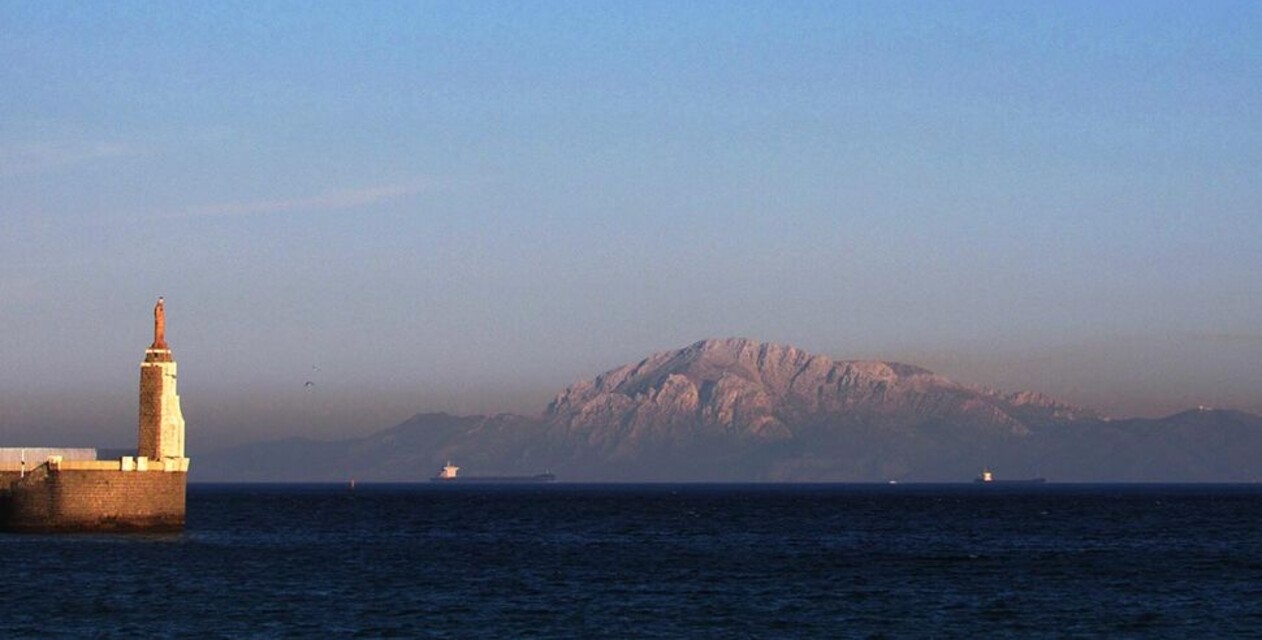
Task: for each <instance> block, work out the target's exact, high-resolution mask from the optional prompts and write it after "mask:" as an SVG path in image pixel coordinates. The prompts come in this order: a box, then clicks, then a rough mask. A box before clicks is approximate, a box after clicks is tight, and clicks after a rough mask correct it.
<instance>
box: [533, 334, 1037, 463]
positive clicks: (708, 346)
mask: <svg viewBox="0 0 1262 640" xmlns="http://www.w3.org/2000/svg"><path fill="white" fill-rule="evenodd" d="M545 418H546V419H547V420H548V421H549V422H550V423H552V424H553V425H555V426H556V427H557V428H559V429H562V430H564V431H565V432H566V433H568V434H569V435H570V436H571V437H574V438H579V439H582V440H585V441H587V442H589V443H590V442H592V441H597V440H599V441H606V444H607V446H608V448H610V449H613V450H617V449H621V448H635V449H638V448H640V447H642V446H643V445H644V443H645V442H656V443H658V444H664V445H671V446H676V445H680V443H681V442H692V441H696V440H698V439H706V438H720V439H728V440H731V439H735V440H744V439H750V438H752V439H755V440H786V439H792V438H795V437H798V436H800V435H802V434H803V433H804V432H806V431H810V430H812V429H815V428H818V427H819V426H820V425H825V424H836V423H863V424H876V425H880V424H908V423H914V424H919V423H927V422H943V423H945V422H950V423H953V424H954V423H961V424H962V423H966V422H967V423H971V424H978V425H982V426H983V428H992V429H999V430H1000V431H1003V432H1008V433H1012V434H1016V435H1024V434H1026V433H1027V432H1028V430H1027V429H1026V427H1025V426H1024V425H1023V424H1021V423H1020V422H1019V421H1018V420H1016V419H1014V418H1013V417H1012V416H1010V415H1008V414H1007V413H1006V412H1005V411H1004V404H1003V403H1002V402H1001V400H1000V399H998V398H993V397H991V396H988V395H986V394H984V393H982V392H980V391H977V390H973V389H970V388H968V387H964V386H962V385H958V384H956V383H954V382H952V381H950V380H948V379H946V378H944V377H942V376H938V375H936V374H934V373H933V372H931V371H928V370H926V369H922V368H920V367H915V366H911V365H906V364H901V363H896V362H884V361H879V360H853V361H846V360H840V361H839V360H833V359H831V358H828V357H825V356H820V355H812V354H810V353H808V352H806V351H803V350H801V349H798V348H796V347H792V346H787V345H780V344H775V343H765V342H758V341H756V340H751V339H748V338H723V339H711V340H700V341H697V342H694V343H692V344H690V345H688V346H686V347H683V348H681V349H674V350H669V351H661V352H658V353H654V354H652V355H650V356H649V357H647V358H645V359H644V360H641V361H640V362H638V363H635V364H630V365H626V366H623V367H619V368H617V369H611V370H609V371H606V372H604V373H602V374H600V375H598V376H596V378H595V379H594V380H592V381H584V382H579V383H577V384H575V385H573V386H571V387H569V388H567V389H565V390H564V391H562V392H561V393H560V394H558V395H557V396H556V398H555V399H554V400H553V401H552V403H551V404H550V405H549V406H548V409H547V411H546V412H545ZM609 425H617V427H616V428H613V429H611V428H610V427H609Z"/></svg>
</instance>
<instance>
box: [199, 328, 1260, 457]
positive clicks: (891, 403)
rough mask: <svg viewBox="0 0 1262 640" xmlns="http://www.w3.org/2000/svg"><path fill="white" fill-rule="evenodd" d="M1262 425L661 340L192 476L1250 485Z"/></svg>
mask: <svg viewBox="0 0 1262 640" xmlns="http://www.w3.org/2000/svg"><path fill="white" fill-rule="evenodd" d="M1258 452H1262V419H1260V418H1258V417H1257V416H1251V415H1249V414H1242V413H1236V412H1206V411H1194V412H1189V413H1185V414H1178V415H1176V416H1171V417H1169V418H1166V419H1163V420H1114V421H1108V420H1104V419H1101V418H1099V417H1098V416H1096V415H1094V414H1093V413H1091V412H1090V411H1087V410H1084V409H1081V408H1078V407H1073V406H1071V405H1068V404H1066V403H1063V402H1059V401H1057V400H1054V399H1051V398H1048V397H1045V396H1042V395H1040V394H1037V393H1031V392H1018V393H1011V394H1005V393H1002V392H999V391H994V390H987V389H980V388H974V387H968V386H965V385H961V384H958V383H955V382H953V381H951V380H949V379H947V378H945V377H942V376H939V375H936V374H934V373H932V372H930V371H927V370H925V369H921V368H919V367H915V366H911V365H906V364H900V363H894V362H882V361H858V360H856V361H845V360H843V361H835V360H832V359H830V358H826V357H823V356H818V355H811V354H809V353H806V352H803V351H801V350H799V349H796V348H793V347H788V346H781V345H776V344H766V343H759V342H755V341H751V340H746V339H741V338H731V339H726V340H706V341H701V342H697V343H694V344H692V345H689V346H687V347H684V348H682V349H675V350H670V351H663V352H659V353H656V354H653V355H650V356H649V357H647V358H645V359H644V360H641V361H640V362H638V363H635V364H630V365H626V366H623V367H618V368H616V369H612V370H610V371H607V372H605V373H602V374H600V375H599V376H597V377H596V378H595V379H593V380H591V381H583V382H578V383H575V384H574V385H571V386H570V387H569V388H567V389H565V390H563V391H561V392H560V393H559V394H557V395H556V397H555V398H554V399H553V401H552V402H551V403H550V404H549V405H548V408H547V409H546V411H545V412H544V413H543V414H542V415H541V416H536V417H526V416H517V415H511V414H502V415H496V416H471V417H456V416H449V415H446V414H418V415H417V416H415V417H413V418H412V419H410V420H408V421H406V422H404V423H402V424H400V425H398V426H395V427H392V428H389V429H385V430H383V431H380V432H378V433H376V434H373V435H372V436H369V437H367V438H362V439H355V440H346V441H341V442H333V443H329V442H323V443H322V442H313V441H306V440H287V441H281V442H276V443H262V444H256V445H250V446H247V447H240V448H237V449H234V450H231V451H227V452H219V453H216V454H212V455H209V456H203V457H201V459H200V460H199V461H198V462H197V463H196V465H195V469H197V471H195V474H196V475H195V477H196V478H197V479H204V480H211V479H235V480H250V479H253V480H308V481H310V480H326V481H344V480H346V479H348V478H357V479H362V480H379V481H386V480H391V481H418V480H423V479H425V478H427V477H428V476H429V475H432V473H433V472H434V470H436V469H437V467H438V466H439V465H441V464H442V463H443V462H444V461H446V460H448V459H450V460H453V461H455V462H456V463H457V464H459V465H461V466H462V467H464V469H465V471H466V472H468V473H472V474H498V473H536V472H539V471H542V470H544V469H550V470H552V471H555V472H556V473H557V474H558V475H559V476H560V477H561V478H562V479H564V480H566V481H676V482H678V481H742V482H751V481H800V482H818V481H830V482H872V481H890V480H899V481H956V482H958V481H966V480H968V479H970V478H971V477H972V476H974V475H975V474H976V473H977V472H978V471H979V470H980V469H981V468H982V467H991V468H993V469H995V470H996V471H997V472H998V473H999V474H1000V476H1001V477H1009V478H1012V477H1020V476H1032V475H1044V476H1048V477H1050V478H1052V479H1053V480H1059V481H1071V480H1085V481H1160V480H1178V481H1197V480H1223V481H1243V480H1257V479H1259V478H1262V463H1259V462H1257V460H1260V459H1262V456H1258V455H1256V453H1258Z"/></svg>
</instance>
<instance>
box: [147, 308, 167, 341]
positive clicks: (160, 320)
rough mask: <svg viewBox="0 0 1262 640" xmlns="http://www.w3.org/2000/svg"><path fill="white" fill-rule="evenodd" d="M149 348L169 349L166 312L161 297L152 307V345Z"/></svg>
mask: <svg viewBox="0 0 1262 640" xmlns="http://www.w3.org/2000/svg"><path fill="white" fill-rule="evenodd" d="M149 348H150V349H169V348H170V347H168V346H167V312H166V309H165V308H164V307H163V301H162V297H161V296H159V297H158V304H157V305H156V306H154V308H153V346H151V347H149Z"/></svg>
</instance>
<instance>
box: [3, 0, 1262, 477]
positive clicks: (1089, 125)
mask: <svg viewBox="0 0 1262 640" xmlns="http://www.w3.org/2000/svg"><path fill="white" fill-rule="evenodd" d="M1259 33H1262V5H1260V4H1258V3H1256V2H1204V3H1200V2H1198V3H1187V2H1109V3H1099V2H1055V3H1044V2H1038V3H1034V2H1009V1H996V2H896V1H879V2H842V1H831V2H792V1H790V2H785V1H774V2H743V1H732V0H728V1H723V2H704V1H698V2H687V3H681V2H653V1H644V2H591V1H580V2H467V1H457V2H386V1H382V2H371V3H349V2H347V3H307V2H265V1H259V0H250V1H248V2H215V3H205V2H164V3H152V2H126V1H120V2H111V3H86V2H83V3H63V2H6V3H0V61H2V62H0V87H3V90H0V301H2V304H0V363H2V366H0V436H2V437H3V439H4V440H5V441H6V442H5V444H6V445H9V446H19V445H37V444H47V445H59V446H65V445H84V446H88V445H101V446H127V445H129V444H131V443H132V442H133V441H134V438H135V420H136V418H135V416H136V393H137V385H138V365H139V362H140V360H141V358H142V356H143V351H144V348H145V347H146V346H148V344H149V342H150V340H151V339H152V315H151V314H152V308H153V304H154V302H155V300H156V298H157V297H158V296H159V295H161V296H165V297H166V310H167V319H168V322H167V336H168V339H169V342H170V344H171V346H172V349H173V350H174V354H175V357H176V359H177V361H178V362H179V366H180V378H179V380H180V394H181V397H182V399H183V408H184V414H185V418H186V420H187V421H188V425H189V427H188V429H189V432H188V433H189V436H188V437H189V446H190V450H191V451H193V452H194V453H196V452H197V451H208V450H213V449H216V448H220V447H223V446H229V445H233V444H238V443H241V442H248V441H252V440H261V439H274V438H281V437H291V436H307V437H316V438H339V437H352V436H360V435H366V434H367V433H370V432H372V431H374V430H377V429H380V428H384V427H388V426H392V425H393V424H396V423H398V422H400V421H402V420H404V419H406V418H407V417H408V416H410V415H412V414H414V413H418V412H427V411H449V412H455V413H481V412H501V411H512V412H520V413H536V412H539V411H541V410H542V409H543V408H544V406H545V405H546V404H547V402H548V401H549V400H550V399H551V397H552V395H553V394H555V393H556V392H558V391H559V390H561V389H562V388H564V387H565V386H566V385H568V384H571V383H572V382H574V381H577V380H579V379H583V378H590V377H592V376H594V375H596V374H598V373H600V372H601V371H604V370H607V369H611V368H614V367H617V366H621V365H622V364H626V363H630V362H634V361H638V360H640V359H642V358H644V357H646V356H647V355H649V354H650V353H653V352H656V351H661V350H665V349H673V348H679V347H682V346H685V345H687V344H690V343H692V342H694V341H696V340H701V339H705V338H717V337H729V336H742V337H748V338H753V339H757V340H763V341H768V342H776V343H780V344H790V345H794V346H797V347H800V348H802V349H805V350H807V351H810V352H812V353H818V354H822V355H827V356H830V357H834V358H838V359H866V358H877V359H887V360H899V361H903V362H909V363H913V364H918V365H921V366H925V367H928V368H930V369H933V370H934V371H937V372H938V373H941V374H943V375H946V376H948V377H950V378H952V379H954V380H956V381H958V382H961V383H965V384H972V385H981V386H990V387H996V388H1001V389H1007V390H1018V389H1029V390H1034V391H1040V392H1043V393H1046V394H1049V395H1052V396H1055V397H1059V398H1061V399H1063V400H1066V401H1069V402H1075V403H1078V404H1082V405H1086V406H1088V407H1090V408H1093V409H1096V410H1099V411H1102V412H1104V413H1107V414H1111V415H1117V416H1159V415H1163V414H1167V413H1172V412H1175V411H1178V410H1180V409H1184V408H1189V407H1193V406H1197V405H1211V406H1218V407H1224V408H1237V409H1242V410H1246V411H1251V412H1255V413H1262V180H1259V168H1260V167H1262V38H1259V37H1257V35H1258V34H1259ZM307 382H311V383H312V384H309V385H308V384H306V383H307Z"/></svg>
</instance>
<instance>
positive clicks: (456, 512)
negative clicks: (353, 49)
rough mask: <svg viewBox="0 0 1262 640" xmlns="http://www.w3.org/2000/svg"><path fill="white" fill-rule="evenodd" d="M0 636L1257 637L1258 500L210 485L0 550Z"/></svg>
mask: <svg viewBox="0 0 1262 640" xmlns="http://www.w3.org/2000/svg"><path fill="white" fill-rule="evenodd" d="M0 558H3V563H4V574H3V575H4V579H3V580H0V607H2V609H0V637H6V638H8V637H35V636H39V637H197V638H324V637H367V638H376V637H408V638H410V637H435V638H965V637H969V638H971V637H985V638H1006V637H1018V638H1028V637H1054V638H1074V637H1082V638H1091V637H1106V638H1242V637H1262V487H1259V486H1078V485H1054V484H1050V485H1045V486H1026V487H979V486H973V485H959V486H949V485H923V486H911V485H898V486H865V485H787V486H786V485H776V486H739V485H738V486H733V485H709V486H705V485H610V486H601V485H588V486H583V485H566V484H555V485H519V486H498V487H496V486H485V485H482V486H479V485H472V486H470V485H464V486H432V485H429V484H426V485H377V486H373V485H364V484H360V485H359V486H358V487H357V488H356V489H355V490H353V491H352V490H349V488H348V487H346V486H293V485H290V486H258V485H255V486H214V485H193V486H190V488H189V498H188V528H187V530H186V531H185V532H184V533H182V534H176V535H59V536H51V535H17V534H0Z"/></svg>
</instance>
